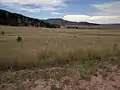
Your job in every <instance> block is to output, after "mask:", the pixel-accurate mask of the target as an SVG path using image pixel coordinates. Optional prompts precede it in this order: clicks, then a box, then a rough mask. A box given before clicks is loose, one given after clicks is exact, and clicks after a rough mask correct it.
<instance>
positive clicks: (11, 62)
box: [0, 26, 120, 90]
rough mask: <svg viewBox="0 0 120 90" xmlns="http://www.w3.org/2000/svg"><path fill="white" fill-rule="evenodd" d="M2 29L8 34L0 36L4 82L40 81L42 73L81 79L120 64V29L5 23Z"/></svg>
mask: <svg viewBox="0 0 120 90" xmlns="http://www.w3.org/2000/svg"><path fill="white" fill-rule="evenodd" d="M0 31H4V33H5V34H4V35H2V34H1V35H0V70H1V78H0V82H1V83H4V82H7V83H13V82H16V81H17V82H18V81H20V80H23V79H24V80H25V79H26V78H30V79H33V78H34V79H35V80H36V79H38V78H39V77H40V76H41V77H42V78H44V79H49V78H52V79H55V80H59V79H61V78H62V77H63V76H71V77H72V78H73V77H74V78H76V77H77V79H79V78H84V77H87V76H89V75H90V74H92V73H93V72H95V71H96V70H97V69H99V68H105V67H107V66H109V65H111V64H114V65H117V66H119V64H120V61H119V60H120V48H119V47H120V30H119V29H110V30H108V29H107V30H105V29H94V30H92V29H75V30H74V29H46V28H33V27H3V26H1V27H0ZM17 36H20V37H22V39H23V41H22V42H17V41H16V37H17ZM28 69H29V70H28ZM8 70H10V72H8ZM19 70H25V71H19ZM31 70H32V71H31ZM6 71H7V73H2V72H6ZM11 72H12V73H11ZM13 72H14V73H13ZM20 73H22V74H20ZM7 75H8V76H9V77H8V76H7ZM16 79H17V80H16ZM66 82H67V81H66ZM21 90H22V89H21ZM36 90H37V89H36ZM38 90H39V89H38ZM51 90H52V89H51ZM53 90H58V89H53ZM60 90H62V89H60ZM66 90H67V89H66ZM72 90H77V89H72ZM79 90H80V89H79ZM81 90H82V89H81ZM91 90H92V89H91ZM95 90H97V89H95Z"/></svg>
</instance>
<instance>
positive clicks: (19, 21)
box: [0, 10, 60, 28]
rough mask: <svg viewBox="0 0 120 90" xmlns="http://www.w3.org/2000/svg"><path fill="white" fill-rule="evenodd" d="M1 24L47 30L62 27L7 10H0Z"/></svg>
mask: <svg viewBox="0 0 120 90" xmlns="http://www.w3.org/2000/svg"><path fill="white" fill-rule="evenodd" d="M0 24H1V25H10V26H33V27H46V28H60V25H57V24H50V23H48V22H44V21H43V20H39V19H34V18H30V17H27V16H23V15H21V14H17V13H11V12H8V11H5V10H0Z"/></svg>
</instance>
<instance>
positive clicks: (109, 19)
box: [63, 15, 120, 23]
mask: <svg viewBox="0 0 120 90" xmlns="http://www.w3.org/2000/svg"><path fill="white" fill-rule="evenodd" d="M63 19H65V20H69V21H75V22H93V23H120V15H119V16H88V15H65V16H64V17H63Z"/></svg>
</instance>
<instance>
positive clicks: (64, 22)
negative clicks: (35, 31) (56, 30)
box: [45, 18, 99, 26]
mask: <svg viewBox="0 0 120 90" xmlns="http://www.w3.org/2000/svg"><path fill="white" fill-rule="evenodd" d="M45 22H48V23H50V24H58V25H61V26H66V25H99V24H95V23H88V22H72V21H67V20H64V19H61V18H56V19H47V20H45Z"/></svg>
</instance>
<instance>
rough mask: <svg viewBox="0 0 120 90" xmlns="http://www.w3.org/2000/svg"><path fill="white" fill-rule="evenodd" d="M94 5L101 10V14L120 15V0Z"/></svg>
mask: <svg viewBox="0 0 120 90" xmlns="http://www.w3.org/2000/svg"><path fill="white" fill-rule="evenodd" d="M92 6H93V7H94V8H96V9H98V10H99V14H100V13H101V14H105V15H120V1H116V2H110V3H103V4H92Z"/></svg>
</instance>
